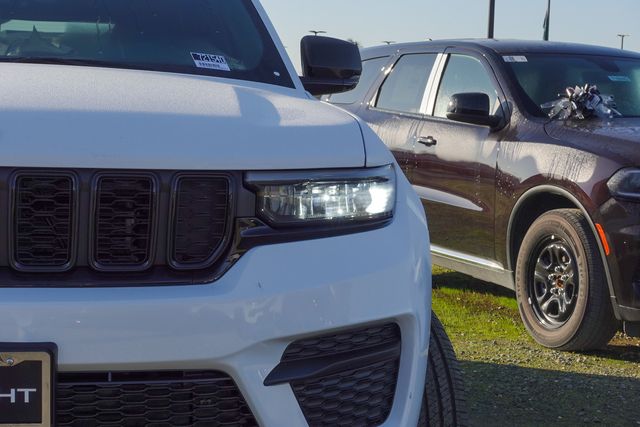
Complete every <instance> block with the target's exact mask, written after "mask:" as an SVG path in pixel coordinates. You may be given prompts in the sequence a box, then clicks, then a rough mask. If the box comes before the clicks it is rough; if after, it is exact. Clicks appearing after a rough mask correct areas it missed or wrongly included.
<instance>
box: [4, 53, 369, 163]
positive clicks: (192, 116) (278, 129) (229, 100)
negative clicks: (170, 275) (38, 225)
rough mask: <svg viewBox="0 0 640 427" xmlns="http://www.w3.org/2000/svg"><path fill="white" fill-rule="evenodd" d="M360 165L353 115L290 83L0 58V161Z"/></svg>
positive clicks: (362, 155)
mask: <svg viewBox="0 0 640 427" xmlns="http://www.w3.org/2000/svg"><path fill="white" fill-rule="evenodd" d="M364 165H365V149H364V144H363V135H362V131H361V128H360V126H359V125H358V123H357V121H356V120H355V119H354V118H353V117H351V116H350V115H348V114H346V113H345V112H343V111H341V110H339V109H337V108H334V107H331V106H329V105H326V104H323V103H320V102H317V101H315V100H311V99H308V98H306V97H304V94H303V93H302V92H301V91H298V90H295V89H287V88H278V87H274V86H267V85H264V84H254V83H245V82H240V81H236V80H225V79H216V78H211V77H200V76H189V75H177V74H166V73H156V72H147V71H132V70H120V69H104V68H92V67H77V66H62V65H40V64H0V166H11V167H65V168H67V167H68V168H117V169H129V168H131V169H174V170H178V169H180V170H265V169H271V170H274V169H314V168H342V167H362V166H364Z"/></svg>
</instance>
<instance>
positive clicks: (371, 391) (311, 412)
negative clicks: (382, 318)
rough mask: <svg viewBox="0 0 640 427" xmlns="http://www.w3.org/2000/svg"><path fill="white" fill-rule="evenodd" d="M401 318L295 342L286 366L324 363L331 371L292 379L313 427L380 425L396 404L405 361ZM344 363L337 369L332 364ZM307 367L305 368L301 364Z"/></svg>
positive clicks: (288, 351) (285, 358) (285, 359)
mask: <svg viewBox="0 0 640 427" xmlns="http://www.w3.org/2000/svg"><path fill="white" fill-rule="evenodd" d="M400 346H401V335H400V328H399V327H398V325H397V324H395V323H389V324H386V325H381V326H373V327H366V328H360V329H353V330H348V331H345V332H341V333H338V334H332V335H325V336H321V337H317V338H309V339H303V340H299V341H296V342H293V343H292V344H290V345H289V346H288V347H287V349H286V350H285V352H284V354H283V356H282V363H281V367H283V368H281V369H282V370H283V371H286V367H287V366H291V367H293V371H292V373H293V374H294V375H295V372H296V371H304V370H305V369H304V367H305V366H319V365H324V366H326V367H327V368H328V371H329V373H327V374H319V375H315V374H314V375H311V376H309V377H306V378H301V379H295V380H292V381H291V388H292V390H293V393H294V394H295V396H296V399H297V400H298V403H299V404H300V408H301V409H302V412H303V413H304V415H305V418H306V420H307V422H308V423H309V425H310V426H312V427H315V426H377V425H380V424H383V423H384V422H385V421H386V420H387V418H388V417H389V414H390V413H391V409H392V406H393V400H394V396H395V391H396V384H397V381H398V370H399V366H400ZM336 365H339V366H343V368H340V369H333V368H331V366H336ZM300 368H302V369H300Z"/></svg>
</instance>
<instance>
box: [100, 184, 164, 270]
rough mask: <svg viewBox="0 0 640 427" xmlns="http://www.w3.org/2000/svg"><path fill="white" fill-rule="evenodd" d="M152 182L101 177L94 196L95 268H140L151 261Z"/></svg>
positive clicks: (146, 265)
mask: <svg viewBox="0 0 640 427" xmlns="http://www.w3.org/2000/svg"><path fill="white" fill-rule="evenodd" d="M154 193H155V191H154V181H153V178H151V177H150V176H133V177H130V176H110V175H107V176H101V177H99V178H98V180H97V185H96V195H95V198H96V200H95V204H96V207H95V242H94V262H95V265H96V267H98V268H99V269H105V270H109V269H114V268H115V269H119V270H121V269H122V268H123V267H126V268H130V269H144V268H146V267H148V264H149V263H150V262H151V248H152V243H153V242H152V236H153V222H154V219H155V218H154V209H153V208H154Z"/></svg>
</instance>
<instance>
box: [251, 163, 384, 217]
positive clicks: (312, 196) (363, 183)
mask: <svg viewBox="0 0 640 427" xmlns="http://www.w3.org/2000/svg"><path fill="white" fill-rule="evenodd" d="M246 182H247V185H248V186H249V187H250V188H252V189H253V190H254V191H255V192H256V195H257V201H258V211H259V215H260V216H261V217H263V219H265V220H266V221H267V222H269V223H270V224H271V225H273V226H279V225H280V226H294V225H308V224H325V225H329V224H339V223H358V222H375V221H379V220H385V219H389V218H391V217H392V216H393V211H394V208H395V203H396V174H395V170H394V168H393V166H392V165H388V166H384V167H380V168H371V169H354V170H335V171H307V172H303V171H300V172H298V171H296V172H251V173H248V174H247V176H246Z"/></svg>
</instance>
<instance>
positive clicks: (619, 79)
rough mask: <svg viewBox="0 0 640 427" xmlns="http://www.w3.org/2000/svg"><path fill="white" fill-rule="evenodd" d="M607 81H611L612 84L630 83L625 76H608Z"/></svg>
mask: <svg viewBox="0 0 640 427" xmlns="http://www.w3.org/2000/svg"><path fill="white" fill-rule="evenodd" d="M609 80H611V81H612V82H625V83H631V79H630V78H629V77H627V76H609Z"/></svg>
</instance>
